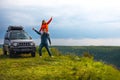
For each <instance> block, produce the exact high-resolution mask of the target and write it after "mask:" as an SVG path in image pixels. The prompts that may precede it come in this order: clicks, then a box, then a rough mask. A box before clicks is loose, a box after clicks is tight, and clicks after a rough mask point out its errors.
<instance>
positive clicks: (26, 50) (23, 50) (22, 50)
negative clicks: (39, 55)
mask: <svg viewBox="0 0 120 80" xmlns="http://www.w3.org/2000/svg"><path fill="white" fill-rule="evenodd" d="M11 51H12V52H14V53H30V52H35V51H36V47H12V48H11Z"/></svg>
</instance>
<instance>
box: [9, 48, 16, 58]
mask: <svg viewBox="0 0 120 80" xmlns="http://www.w3.org/2000/svg"><path fill="white" fill-rule="evenodd" d="M9 57H10V58H13V57H15V55H14V52H12V51H11V50H9Z"/></svg>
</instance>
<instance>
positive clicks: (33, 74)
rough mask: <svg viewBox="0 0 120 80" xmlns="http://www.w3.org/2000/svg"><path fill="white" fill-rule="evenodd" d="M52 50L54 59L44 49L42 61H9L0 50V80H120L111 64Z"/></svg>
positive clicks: (25, 57) (34, 59) (37, 59)
mask: <svg viewBox="0 0 120 80" xmlns="http://www.w3.org/2000/svg"><path fill="white" fill-rule="evenodd" d="M51 50H52V53H54V57H53V58H50V57H49V56H48V54H47V52H46V51H44V50H43V52H44V53H43V57H42V58H40V57H39V56H38V54H37V55H36V57H35V58H32V57H31V56H30V55H22V56H20V57H18V58H9V57H8V56H3V55H2V50H0V80H120V71H119V70H117V69H116V68H114V67H112V66H111V65H107V64H104V63H102V62H97V61H94V60H93V58H88V57H80V56H76V55H68V54H67V55H61V54H60V52H59V51H58V50H56V49H51Z"/></svg>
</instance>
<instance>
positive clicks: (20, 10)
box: [0, 0, 120, 39]
mask: <svg viewBox="0 0 120 80" xmlns="http://www.w3.org/2000/svg"><path fill="white" fill-rule="evenodd" d="M119 3H120V1H119V0H99V1H98V0H1V2H0V12H1V13H0V23H1V24H0V28H1V27H2V28H6V29H7V27H8V26H9V25H22V26H24V27H25V28H26V29H28V33H31V34H32V32H31V31H29V28H31V27H35V28H37V29H39V26H40V24H41V21H42V19H45V20H48V19H49V18H50V17H51V16H53V22H52V23H51V24H50V25H49V27H50V28H49V29H50V32H51V35H52V37H53V38H75V39H76V38H77V39H79V38H80V39H81V38H119V37H120V36H119V34H120V32H119V29H120V26H119V25H120V5H119ZM6 5H7V6H6ZM3 30H5V29H3ZM3 30H0V32H1V31H3ZM1 35H2V37H3V33H0V37H1ZM32 36H33V35H32Z"/></svg>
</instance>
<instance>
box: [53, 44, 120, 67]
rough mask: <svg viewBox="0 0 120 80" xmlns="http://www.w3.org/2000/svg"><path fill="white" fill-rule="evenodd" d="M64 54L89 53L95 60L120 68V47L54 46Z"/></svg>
mask: <svg viewBox="0 0 120 80" xmlns="http://www.w3.org/2000/svg"><path fill="white" fill-rule="evenodd" d="M52 47H54V48H57V49H58V50H59V51H61V52H62V53H63V54H76V55H80V56H82V55H83V53H85V52H88V53H89V54H91V55H93V56H94V59H95V60H99V61H103V62H105V63H108V64H112V65H114V66H116V67H117V68H120V47H119V46H52Z"/></svg>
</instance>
